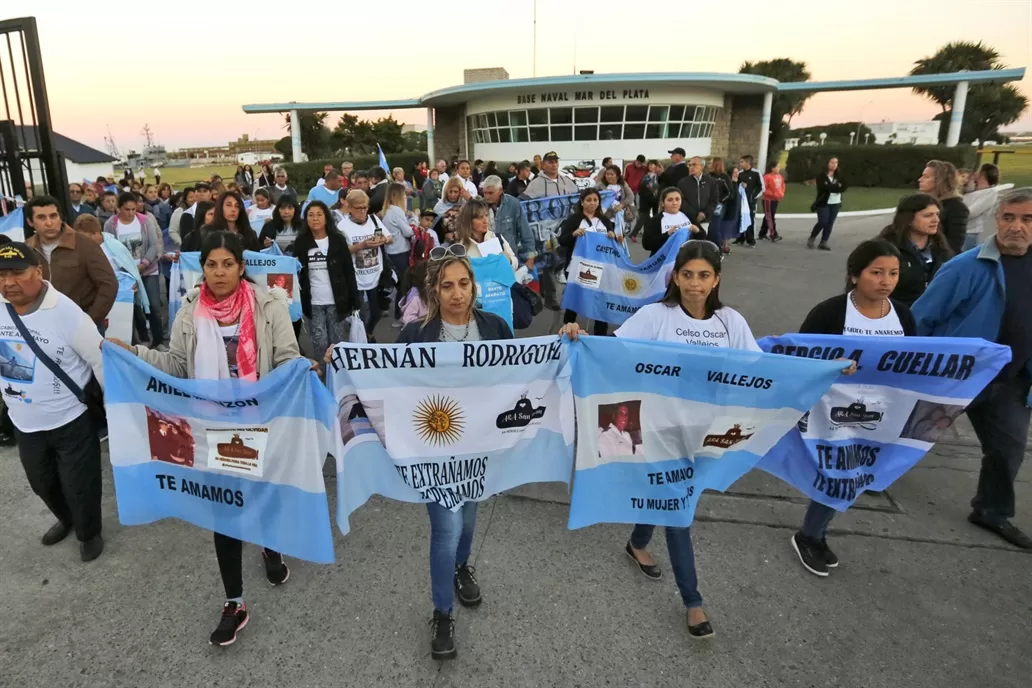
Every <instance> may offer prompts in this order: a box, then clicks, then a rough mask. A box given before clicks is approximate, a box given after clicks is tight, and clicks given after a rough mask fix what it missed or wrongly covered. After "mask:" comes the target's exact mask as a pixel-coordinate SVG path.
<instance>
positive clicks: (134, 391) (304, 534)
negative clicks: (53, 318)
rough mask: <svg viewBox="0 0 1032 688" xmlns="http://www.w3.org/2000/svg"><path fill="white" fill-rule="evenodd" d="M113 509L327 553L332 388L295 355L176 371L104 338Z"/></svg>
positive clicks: (327, 557) (142, 519) (133, 517)
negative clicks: (207, 373)
mask: <svg viewBox="0 0 1032 688" xmlns="http://www.w3.org/2000/svg"><path fill="white" fill-rule="evenodd" d="M103 356H104V381H105V390H104V397H105V404H106V406H107V419H108V428H110V438H109V444H110V450H111V466H112V473H113V474H114V478H115V495H116V499H117V502H118V518H119V520H120V521H121V522H122V523H123V524H125V525H141V524H144V523H152V522H153V521H157V520H159V519H162V518H168V517H173V518H179V519H182V520H184V521H186V522H188V523H192V524H194V525H197V526H200V527H202V528H207V529H208V530H214V531H215V532H218V533H222V534H223V535H228V536H230V537H234V538H237V539H238V540H243V541H245V542H251V543H254V544H256V545H262V546H264V547H268V548H270V549H273V550H276V551H277V552H282V553H283V554H287V555H290V556H293V557H298V558H300V559H307V560H308V561H314V562H317V563H324V564H325V563H332V562H333V536H332V531H331V528H330V511H329V505H328V503H327V500H326V485H325V482H324V480H323V475H322V466H323V464H324V463H325V461H326V456H327V454H328V453H329V451H330V449H331V448H332V447H331V440H332V438H333V430H332V428H333V426H334V418H333V409H334V406H333V399H332V397H331V396H330V394H329V392H328V391H327V390H326V387H325V386H324V385H323V384H322V383H321V382H319V378H318V377H317V376H316V374H315V373H314V372H312V371H310V370H309V367H310V366H311V363H310V362H309V361H308V360H306V359H298V360H296V361H292V362H290V363H287V364H284V365H282V366H280V367H279V368H277V369H276V370H274V371H272V372H271V373H269V374H268V375H265V376H263V377H262V378H261V379H260V380H258V381H257V382H253V383H249V382H240V381H238V380H183V379H179V378H174V377H172V376H170V375H166V374H165V373H163V372H161V371H160V370H157V369H156V368H152V367H151V366H149V365H147V364H146V363H144V362H143V361H141V360H140V359H138V358H137V357H136V356H133V355H132V354H130V353H129V352H127V351H125V350H123V349H121V348H120V347H117V346H115V345H114V344H111V343H107V342H106V343H105V344H104V346H103Z"/></svg>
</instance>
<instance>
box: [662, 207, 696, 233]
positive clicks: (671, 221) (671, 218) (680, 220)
mask: <svg viewBox="0 0 1032 688" xmlns="http://www.w3.org/2000/svg"><path fill="white" fill-rule="evenodd" d="M659 223H660V228H661V229H662V232H663V234H673V233H674V232H676V231H677V230H679V229H688V228H689V227H691V226H692V221H691V220H689V219H688V216H687V215H685V214H684V213H682V212H681V211H680V210H678V211H677V212H676V213H674V214H673V215H671V214H670V213H668V212H666V211H664V212H663V219H661V220H660V221H659Z"/></svg>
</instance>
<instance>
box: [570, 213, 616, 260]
mask: <svg viewBox="0 0 1032 688" xmlns="http://www.w3.org/2000/svg"><path fill="white" fill-rule="evenodd" d="M597 217H598V219H599V222H601V223H602V226H603V227H605V228H606V231H607V232H612V231H614V230H615V227H614V226H613V221H612V220H610V219H609V218H608V217H606V216H605V215H598V216H597ZM583 219H584V214H583V213H574V214H573V215H570V216H569V217H568V218H566V219H565V220H563V223H562V224H561V225H560V226H559V245H560V246H562V247H563V248H565V249H566V262H567V264H569V262H570V259H571V258H572V257H573V246H574V244H576V243H577V237H575V236H573V233H574V232H575V231H577V228H578V227H580V223H581V220H583Z"/></svg>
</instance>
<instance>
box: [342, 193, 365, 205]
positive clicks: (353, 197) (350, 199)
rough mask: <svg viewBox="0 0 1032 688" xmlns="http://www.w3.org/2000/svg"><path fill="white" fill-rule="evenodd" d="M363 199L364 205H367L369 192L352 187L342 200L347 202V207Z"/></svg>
mask: <svg viewBox="0 0 1032 688" xmlns="http://www.w3.org/2000/svg"><path fill="white" fill-rule="evenodd" d="M363 201H365V203H366V205H369V194H367V193H366V192H365V191H362V189H352V190H351V191H348V195H347V196H345V197H344V202H345V203H347V204H348V207H349V208H350V207H351V206H353V205H355V203H356V202H357V203H361V202H363Z"/></svg>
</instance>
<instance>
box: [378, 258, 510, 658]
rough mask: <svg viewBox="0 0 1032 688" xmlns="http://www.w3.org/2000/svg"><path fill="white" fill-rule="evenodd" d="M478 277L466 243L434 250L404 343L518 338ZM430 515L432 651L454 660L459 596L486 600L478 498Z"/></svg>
mask: <svg viewBox="0 0 1032 688" xmlns="http://www.w3.org/2000/svg"><path fill="white" fill-rule="evenodd" d="M476 284H477V280H476V277H475V276H474V274H473V267H472V266H471V265H470V263H469V259H467V258H466V251H465V249H463V247H462V244H454V245H452V246H448V247H444V246H436V247H434V248H433V249H431V251H430V260H429V261H428V265H427V275H426V296H427V302H426V308H427V313H426V317H425V318H424V319H423V320H422V321H418V322H412V323H409V324H408V325H406V326H405V327H404V329H402V331H401V335H400V336H399V337H398V343H401V344H415V343H423V342H426V343H436V342H479V341H490V340H501V339H512V338H513V336H512V330H510V329H509V325H508V324H506V322H505V321H504V320H502V319H501V318H499V317H498V316H497V315H494V314H492V313H485V312H483V311H481V310H478V309H477V308H476V307H475V304H476V288H477V287H476ZM426 510H427V513H428V515H429V516H430V589H431V596H432V598H433V603H434V615H433V618H432V619H431V622H430V624H431V631H430V655H431V656H432V657H433V658H434V659H452V658H454V657H455V655H456V651H455V622H454V621H453V620H452V605H453V602H454V601H455V597H458V598H459V603H460V604H462V605H463V606H464V607H475V606H476V605H478V604H480V602H481V597H480V584H479V583H478V582H477V579H476V578H475V577H474V575H473V567H472V566H470V565H469V555H470V551H471V549H472V545H473V531H474V530H475V529H476V525H477V502H475V501H472V500H467V501H465V502H463V504H462V506H461V507H459V508H458V509H456V510H454V511H452V510H449V509H446V508H444V507H443V506H441V505H440V504H438V503H436V502H427V505H426Z"/></svg>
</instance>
